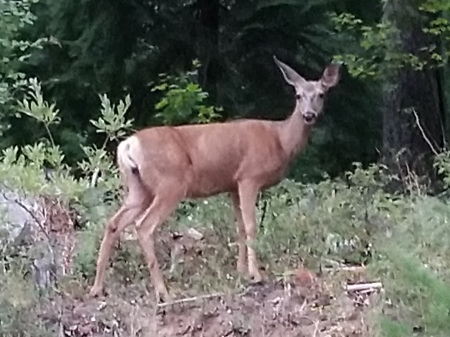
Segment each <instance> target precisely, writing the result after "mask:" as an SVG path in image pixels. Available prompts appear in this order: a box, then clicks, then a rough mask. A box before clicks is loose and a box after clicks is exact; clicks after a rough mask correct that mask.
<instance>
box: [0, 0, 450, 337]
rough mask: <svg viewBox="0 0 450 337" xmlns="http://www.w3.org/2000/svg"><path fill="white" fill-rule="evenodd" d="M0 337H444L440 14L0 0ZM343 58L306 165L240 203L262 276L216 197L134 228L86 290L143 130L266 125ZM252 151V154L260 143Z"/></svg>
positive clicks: (446, 174) (182, 0)
mask: <svg viewBox="0 0 450 337" xmlns="http://www.w3.org/2000/svg"><path fill="white" fill-rule="evenodd" d="M0 14H1V16H0V151H1V153H0V218H1V219H0V256H1V259H0V266H1V268H0V335H2V336H6V337H12V336H24V337H25V336H36V337H38V336H58V337H62V336H76V337H81V336H131V337H134V336H167V337H169V336H280V335H284V336H314V337H316V336H374V337H375V336H386V337H391V336H392V337H396V336H398V337H402V336H405V337H406V336H412V335H414V336H448V335H449V333H450V321H449V320H448V308H449V305H450V286H449V285H448V281H450V251H449V249H448V248H449V242H450V231H449V227H448V226H449V225H448V224H449V222H450V204H449V195H448V187H449V185H450V149H449V148H448V146H447V137H448V136H449V135H450V123H449V121H448V120H449V116H450V108H449V107H450V105H449V103H450V94H449V93H450V91H449V90H448V86H449V84H448V83H449V80H450V73H449V69H450V67H449V62H448V61H449V56H450V49H449V48H448V47H449V46H450V44H449V41H450V1H449V0H367V1H357V0H241V1H236V0H173V1H159V0H129V1H122V0H117V1H113V2H107V1H104V0H96V1H94V0H81V1H69V0H59V1H52V0H0ZM274 57H275V58H276V59H279V60H281V61H282V62H284V63H285V64H287V65H289V66H290V67H292V69H294V70H295V71H296V72H297V73H298V74H300V75H301V76H303V77H304V78H305V79H306V80H308V81H312V80H319V79H320V78H321V76H322V75H323V74H324V70H325V69H326V67H327V66H329V65H330V64H339V65H340V67H339V69H340V73H339V74H340V77H339V83H338V84H337V85H336V86H335V87H333V88H332V89H330V90H329V92H327V93H326V99H325V103H324V110H323V113H322V114H320V116H319V118H318V120H317V122H316V123H315V125H314V128H313V131H312V133H311V135H310V137H309V141H308V144H307V146H306V148H305V150H304V151H302V152H301V153H300V154H299V155H298V156H295V158H293V159H292V161H291V164H290V166H289V171H288V172H287V174H286V178H285V179H283V180H282V182H281V183H279V184H277V185H276V186H274V187H272V188H270V189H267V190H264V191H262V192H261V193H260V194H259V196H258V200H257V203H256V205H255V206H256V218H257V223H258V229H257V235H256V236H257V238H256V242H255V243H252V244H254V248H255V251H256V252H257V255H258V260H260V264H261V267H260V269H261V273H262V274H263V278H264V281H263V282H262V283H261V284H252V283H250V282H249V281H248V280H246V279H243V278H242V277H241V276H240V275H239V274H238V273H237V271H236V258H237V254H238V243H236V240H237V234H236V229H235V226H234V224H233V223H234V221H235V220H236V219H235V218H234V215H233V207H232V204H231V203H230V200H229V199H228V198H227V196H226V195H216V196H213V197H211V198H208V199H198V200H197V199H195V200H184V201H183V202H182V203H181V204H180V205H179V207H178V208H177V210H176V211H175V212H174V213H173V214H172V215H171V217H170V218H169V219H168V220H167V221H166V222H165V223H164V225H163V226H161V227H160V228H159V229H158V231H157V234H155V236H156V239H155V246H156V255H157V258H158V260H159V264H160V267H161V269H162V271H163V275H164V278H165V280H166V284H167V285H168V288H169V289H170V292H171V293H173V295H174V298H175V299H176V300H175V302H174V303H158V301H157V299H156V297H155V292H154V289H153V287H152V284H151V275H150V274H149V271H148V269H147V266H146V260H145V258H144V255H143V254H142V250H141V249H140V247H139V244H138V242H137V241H138V240H137V238H136V233H135V232H134V231H133V230H132V228H130V229H129V231H128V229H127V230H126V231H125V233H123V235H121V237H120V240H119V242H118V243H117V244H116V250H115V251H114V253H113V257H112V259H111V261H110V262H109V268H108V270H107V273H106V274H107V275H106V281H105V287H106V293H105V294H104V295H102V296H101V297H98V298H92V297H90V296H89V295H88V294H89V288H90V287H91V286H92V284H93V282H94V278H95V273H96V263H97V257H98V253H99V247H100V244H101V242H102V237H103V235H104V231H105V226H106V223H107V221H108V220H109V219H110V217H111V216H112V215H113V214H114V212H116V211H117V209H118V208H119V207H120V205H121V202H122V198H123V195H124V189H123V185H122V181H121V179H120V174H119V171H118V167H117V164H116V153H117V145H118V144H119V142H120V141H121V140H123V139H125V138H126V137H127V136H129V135H131V134H132V133H133V132H134V131H136V130H140V129H143V128H146V127H153V126H162V125H165V126H178V125H185V124H208V123H215V122H219V123H221V122H230V121H235V120H238V119H256V120H273V121H282V120H284V119H286V118H288V117H289V116H290V114H291V113H292V111H293V110H294V106H295V104H296V95H295V91H294V90H293V88H292V86H290V85H288V83H286V81H285V78H284V76H283V75H285V74H284V73H282V72H280V68H279V67H277V63H276V62H274ZM261 146H264V144H261Z"/></svg>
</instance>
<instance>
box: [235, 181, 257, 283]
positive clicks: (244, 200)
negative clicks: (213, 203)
mask: <svg viewBox="0 0 450 337" xmlns="http://www.w3.org/2000/svg"><path fill="white" fill-rule="evenodd" d="M238 190H239V200H240V206H241V207H240V209H241V214H242V219H243V222H244V226H245V233H246V239H247V257H248V273H249V276H250V277H251V278H252V279H253V281H254V282H259V281H261V279H262V277H261V274H260V273H259V268H258V262H257V258H256V253H255V250H254V249H253V247H252V244H253V243H254V241H255V238H256V211H255V207H256V206H255V204H256V199H257V196H258V186H257V185H256V184H254V183H253V182H251V181H245V182H241V183H239V186H238Z"/></svg>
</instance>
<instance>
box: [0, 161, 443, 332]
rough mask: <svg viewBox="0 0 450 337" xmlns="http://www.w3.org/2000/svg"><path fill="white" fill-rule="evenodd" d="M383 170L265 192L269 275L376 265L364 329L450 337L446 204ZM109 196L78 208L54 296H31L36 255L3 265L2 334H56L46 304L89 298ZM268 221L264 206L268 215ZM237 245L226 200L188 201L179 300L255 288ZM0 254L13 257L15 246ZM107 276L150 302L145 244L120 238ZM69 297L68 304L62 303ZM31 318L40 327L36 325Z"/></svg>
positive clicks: (163, 254) (174, 260) (166, 251)
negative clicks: (386, 179)
mask: <svg viewBox="0 0 450 337" xmlns="http://www.w3.org/2000/svg"><path fill="white" fill-rule="evenodd" d="M380 172H381V171H380V169H379V168H377V167H371V168H369V169H366V170H363V169H362V168H361V167H358V166H357V167H356V168H355V170H354V171H353V172H352V173H351V174H349V175H348V176H347V177H346V178H345V179H335V180H330V179H324V180H323V181H322V182H320V183H317V184H312V183H310V184H301V183H298V182H294V181H292V180H285V181H283V182H282V183H281V184H280V185H278V186H276V187H275V188H273V189H271V190H269V191H267V192H266V193H265V194H264V196H263V198H264V200H265V201H266V202H267V207H266V211H265V214H264V221H263V222H262V223H261V225H260V228H259V233H258V240H257V243H256V246H255V247H256V250H257V252H258V256H259V259H260V261H261V265H262V267H263V269H264V274H266V275H267V276H268V277H269V278H270V279H272V280H285V279H286V278H288V277H289V275H292V274H295V271H296V270H297V269H298V268H299V267H300V266H302V267H303V266H304V267H306V268H308V269H309V270H312V271H314V272H316V273H319V274H320V272H321V270H322V268H323V267H324V266H325V265H326V264H327V263H329V261H335V263H346V264H361V263H364V264H367V265H368V267H367V270H368V272H369V273H370V277H371V278H372V279H381V280H382V282H383V284H384V292H383V294H382V295H381V298H380V299H379V301H378V302H377V304H376V305H375V306H372V307H371V309H370V312H368V313H367V317H370V318H367V321H366V323H365V324H366V325H367V326H370V330H371V335H373V336H386V337H391V336H411V335H412V334H414V335H417V336H431V335H432V336H448V334H449V332H450V324H449V322H450V321H449V320H448V314H449V313H448V308H449V307H450V287H449V286H448V284H447V281H448V279H449V276H450V275H449V273H450V272H449V271H450V268H449V267H450V250H449V249H448V248H449V245H450V234H449V233H450V232H449V231H448V230H447V229H448V222H449V221H450V207H449V205H448V202H447V200H445V199H442V198H437V197H432V196H426V195H424V194H422V193H416V194H410V195H409V196H392V195H389V194H387V193H385V192H383V191H382V189H381V188H380V184H379V182H380V179H379V176H380V175H381V173H380ZM99 200H100V199H99V198H90V199H89V200H87V201H86V200H85V201H83V200H82V201H81V204H80V205H79V206H78V208H77V209H78V211H79V213H80V216H81V219H82V224H83V228H82V229H81V230H78V231H77V232H76V234H75V235H76V242H77V244H76V248H75V251H74V260H73V264H74V265H73V267H74V268H73V274H72V275H68V276H66V277H64V278H61V279H60V280H59V281H58V284H57V285H56V288H55V289H53V290H49V292H47V293H44V294H39V293H37V292H36V290H35V289H34V288H33V283H32V280H31V277H30V275H29V274H28V273H26V271H27V270H28V269H29V266H30V259H31V258H32V256H26V254H25V258H24V259H22V260H20V261H21V262H20V261H19V260H17V259H16V260H14V264H11V263H8V264H7V263H6V262H4V263H3V268H2V269H1V270H0V277H1V281H2V282H1V283H0V287H1V293H0V301H1V303H2V305H1V306H0V333H1V334H2V335H4V336H27V335H29V331H35V332H33V334H32V335H33V336H41V335H42V336H45V333H47V334H49V335H51V332H52V331H56V330H57V329H58V326H60V324H61V318H58V317H56V318H54V319H53V320H52V319H50V318H49V317H46V316H45V315H43V313H42V310H44V307H43V306H42V305H41V304H39V303H44V302H45V301H47V302H48V303H50V302H54V303H59V304H58V306H57V307H58V308H59V309H58V310H60V311H61V310H63V308H65V307H67V305H68V304H67V303H68V302H67V301H68V300H67V298H69V299H70V301H85V294H86V292H87V289H88V286H89V285H90V284H91V283H92V279H93V276H94V273H95V260H96V257H97V255H96V254H97V250H98V246H99V243H100V240H101V236H102V234H103V225H104V222H105V221H106V218H107V216H109V215H110V214H111V212H112V211H113V210H114V209H115V207H117V206H116V204H114V203H112V204H103V203H102V202H100V201H99ZM261 204H262V203H260V206H261ZM262 213H263V211H262V208H261V207H258V212H257V217H258V219H261V218H262V216H263V214H262ZM188 228H194V229H196V230H198V231H199V232H201V233H202V234H204V236H205V239H204V240H202V241H199V242H197V241H195V240H192V239H188V238H186V237H182V239H179V240H174V239H173V235H172V234H173V233H175V232H180V233H183V231H185V230H186V229H188ZM235 240H236V229H235V225H234V215H233V211H232V208H231V204H230V202H229V200H228V199H227V198H226V197H225V196H217V197H213V198H210V199H207V200H199V201H195V202H185V203H183V205H182V206H181V207H180V208H179V209H178V211H177V213H176V214H175V215H174V216H173V217H172V218H171V219H170V220H169V221H168V223H167V224H166V225H165V226H164V227H162V228H161V229H160V231H159V233H158V240H157V252H158V259H159V261H160V264H161V266H162V268H163V269H164V276H165V279H166V282H167V284H168V286H169V288H170V289H171V291H172V292H173V293H174V294H175V296H177V297H189V296H197V295H199V294H205V293H215V292H224V293H234V294H236V293H239V292H241V291H242V290H243V289H244V288H245V287H246V286H247V283H246V281H245V280H242V279H241V278H240V277H239V276H238V275H237V273H236V271H235V259H236V253H237V247H236V244H235ZM4 247H7V245H6V246H4ZM177 251H178V254H177V253H176V252H177ZM29 254H31V251H29ZM2 257H3V260H4V261H12V260H13V259H12V257H11V253H8V250H7V249H4V251H3V253H2ZM107 279H108V281H107V282H108V283H107V284H108V288H109V292H110V294H111V296H113V297H112V298H113V299H114V298H116V297H117V298H120V296H122V298H126V299H127V301H128V302H129V303H131V302H132V301H137V302H139V303H141V304H140V305H142V306H146V305H147V306H148V305H150V306H151V304H149V303H151V301H152V300H151V299H152V298H153V290H152V288H151V286H150V282H149V275H148V271H147V268H146V266H145V263H144V260H143V256H142V253H141V251H140V249H139V247H138V244H137V243H136V241H134V240H128V241H121V244H120V247H119V249H118V250H117V251H116V252H115V254H114V257H113V263H112V268H109V269H108V273H107ZM327 282H332V283H333V282H334V284H332V285H331V286H332V287H334V289H339V286H340V284H341V282H343V280H342V279H339V278H338V277H335V278H334V279H333V277H330V278H327ZM114 296H116V297H114ZM63 297H64V298H65V299H66V300H61V301H60V302H58V301H57V300H56V299H57V298H63ZM42 301H44V302H42ZM111 301H113V300H111ZM130 301H131V302H130ZM128 302H127V303H128ZM70 303H72V302H70ZM120 303H122V302H120ZM96 305H98V303H97V304H96ZM121 305H123V303H122V304H121ZM121 305H119V306H121ZM124 308H125V307H123V308H122V309H120V310H124V315H125V314H126V312H128V309H127V310H125V309H124ZM45 310H48V308H46V309H45ZM58 310H56V311H55V312H57V311H58ZM65 310H66V309H65ZM92 310H94V311H95V310H97V308H95V309H92ZM118 310H119V309H118ZM120 310H119V311H120ZM130 310H131V309H130ZM133 310H135V309H133ZM40 311H41V312H40ZM30 313H31V314H33V315H34V317H36V319H33V320H30V319H29V315H30ZM335 314H336V315H338V313H335ZM136 315H138V314H136ZM139 315H143V314H142V313H140V314H139ZM155 319H156V318H155ZM129 324H131V323H129ZM133 324H134V323H133ZM55 329H56V330H55ZM130 329H131V328H130ZM41 331H42V334H40V333H41ZM128 331H131V330H128Z"/></svg>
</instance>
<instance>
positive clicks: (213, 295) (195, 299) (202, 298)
mask: <svg viewBox="0 0 450 337" xmlns="http://www.w3.org/2000/svg"><path fill="white" fill-rule="evenodd" d="M224 295H225V294H224V293H215V294H209V295H201V296H195V297H188V298H182V299H180V300H175V301H171V302H167V303H159V304H158V305H157V308H164V307H168V306H172V305H175V304H184V303H189V302H196V301H200V300H207V299H210V298H216V297H222V296H224Z"/></svg>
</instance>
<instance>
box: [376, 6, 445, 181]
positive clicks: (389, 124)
mask: <svg viewBox="0 0 450 337" xmlns="http://www.w3.org/2000/svg"><path fill="white" fill-rule="evenodd" d="M418 2H423V1H414V0H388V1H387V2H386V5H385V8H384V19H385V20H386V21H388V22H390V23H391V24H392V25H393V27H394V28H395V29H396V34H395V36H394V35H392V36H391V38H390V41H389V44H388V46H387V47H388V51H387V52H388V54H391V53H401V54H405V53H406V54H412V55H415V56H418V57H419V58H420V59H421V60H423V57H424V51H423V48H425V47H430V46H431V45H435V46H437V47H438V48H439V45H440V41H439V38H437V37H432V36H430V35H427V34H425V33H424V32H423V31H422V29H423V27H424V26H425V25H427V23H428V22H429V20H430V17H427V16H426V15H425V13H421V12H419V11H418V9H417V8H418V7H419V4H418ZM383 89H384V90H383V99H384V111H383V158H384V162H385V164H387V166H388V167H389V168H390V169H391V170H392V171H393V172H395V173H399V174H400V176H403V177H404V176H406V175H408V174H409V173H413V174H416V175H417V176H419V177H421V178H425V179H426V180H427V181H428V182H433V181H434V180H435V178H436V173H435V170H434V169H433V167H432V163H433V155H434V153H435V152H436V151H440V150H441V149H442V147H443V143H444V129H445V124H444V94H443V90H442V76H441V72H440V70H439V69H437V68H436V67H432V66H431V65H430V64H426V65H425V66H424V67H423V69H422V70H420V71H419V70H414V69H413V68H412V67H411V66H409V65H406V66H405V67H403V68H401V69H396V70H393V71H392V70H389V71H388V72H387V75H386V81H385V84H384V88H383Z"/></svg>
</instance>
